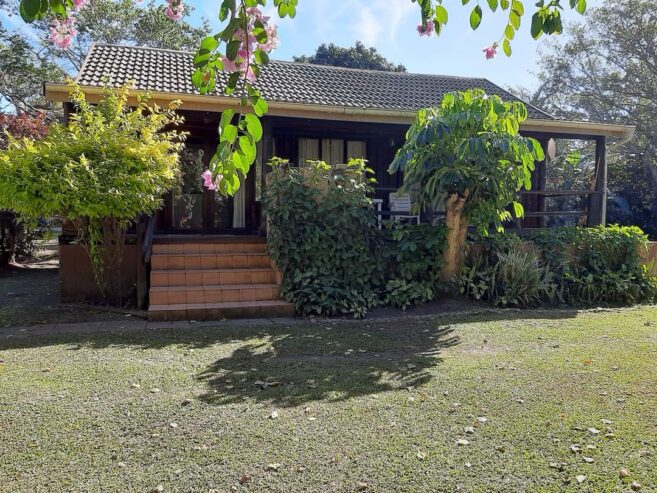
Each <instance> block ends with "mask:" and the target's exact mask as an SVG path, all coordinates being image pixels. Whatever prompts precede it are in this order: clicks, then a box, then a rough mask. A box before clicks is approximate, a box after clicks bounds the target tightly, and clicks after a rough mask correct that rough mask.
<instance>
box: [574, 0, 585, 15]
mask: <svg viewBox="0 0 657 493" xmlns="http://www.w3.org/2000/svg"><path fill="white" fill-rule="evenodd" d="M575 9H576V10H577V12H579V13H580V14H584V12H586V0H577V6H576V7H575Z"/></svg>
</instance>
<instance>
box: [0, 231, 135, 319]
mask: <svg viewBox="0 0 657 493" xmlns="http://www.w3.org/2000/svg"><path fill="white" fill-rule="evenodd" d="M59 299H60V297H59V262H58V259H57V245H56V244H55V243H51V242H49V243H48V244H46V245H44V248H43V249H41V250H40V252H39V256H38V257H37V258H35V259H31V260H29V261H27V262H25V263H22V264H10V265H9V266H8V267H7V268H5V269H2V270H0V327H12V326H24V325H39V324H54V323H76V322H98V321H105V320H121V319H123V318H124V317H125V313H124V312H121V311H115V310H108V309H105V308H103V307H93V306H85V305H72V304H71V305H69V304H63V303H60V301H59ZM126 313H127V312H126Z"/></svg>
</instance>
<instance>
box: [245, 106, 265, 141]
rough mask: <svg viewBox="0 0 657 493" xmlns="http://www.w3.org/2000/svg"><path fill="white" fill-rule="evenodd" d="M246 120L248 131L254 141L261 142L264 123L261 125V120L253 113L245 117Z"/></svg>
mask: <svg viewBox="0 0 657 493" xmlns="http://www.w3.org/2000/svg"><path fill="white" fill-rule="evenodd" d="M244 120H245V121H246V128H247V131H248V132H249V133H250V134H251V136H252V137H253V140H255V141H256V142H260V140H261V139H262V123H260V118H258V117H257V116H256V115H253V114H251V113H247V114H246V115H244Z"/></svg>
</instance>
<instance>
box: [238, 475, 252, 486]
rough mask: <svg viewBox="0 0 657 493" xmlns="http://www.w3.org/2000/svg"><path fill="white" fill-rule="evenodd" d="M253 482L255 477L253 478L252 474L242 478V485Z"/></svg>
mask: <svg viewBox="0 0 657 493" xmlns="http://www.w3.org/2000/svg"><path fill="white" fill-rule="evenodd" d="M251 481H253V476H251V475H250V474H244V475H243V476H242V477H241V478H240V484H246V483H250V482H251Z"/></svg>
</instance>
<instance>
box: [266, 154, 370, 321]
mask: <svg viewBox="0 0 657 493" xmlns="http://www.w3.org/2000/svg"><path fill="white" fill-rule="evenodd" d="M272 167H273V171H272V173H271V174H270V175H269V176H268V187H267V190H266V192H265V197H264V202H265V210H266V213H267V219H268V234H267V242H268V245H269V251H270V253H271V256H272V259H273V260H274V262H275V263H276V265H277V266H278V268H279V269H280V270H281V273H282V276H283V282H282V286H281V291H282V295H283V296H284V297H285V298H286V299H287V300H289V301H290V302H292V303H294V305H295V306H296V309H297V313H299V314H300V315H302V316H308V315H325V316H331V315H339V314H353V315H354V316H362V315H364V314H365V313H366V312H367V310H369V309H370V308H372V307H373V306H375V305H376V304H377V293H376V291H377V288H378V287H379V286H380V285H381V284H382V282H383V266H382V263H381V262H380V260H379V259H380V255H381V254H380V251H381V240H380V237H379V234H378V231H377V218H376V215H375V213H374V209H373V208H372V203H371V200H370V199H369V198H368V197H369V194H370V193H371V187H370V181H369V180H368V178H367V174H368V173H369V172H370V170H369V169H368V168H366V166H365V163H364V161H363V160H352V161H351V162H350V163H349V164H348V165H345V166H344V167H342V168H340V169H338V170H336V169H332V168H331V167H329V166H328V165H326V164H325V163H323V162H310V163H308V164H307V166H304V167H302V168H296V167H292V166H290V165H289V163H287V162H286V161H281V160H274V161H273V162H272Z"/></svg>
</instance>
